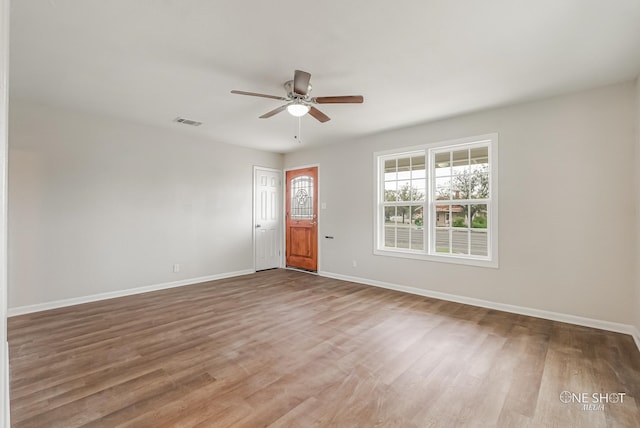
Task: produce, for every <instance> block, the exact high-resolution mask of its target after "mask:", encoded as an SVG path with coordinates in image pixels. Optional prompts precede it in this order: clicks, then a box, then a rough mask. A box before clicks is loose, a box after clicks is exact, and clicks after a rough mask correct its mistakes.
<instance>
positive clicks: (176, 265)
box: [173, 263, 180, 273]
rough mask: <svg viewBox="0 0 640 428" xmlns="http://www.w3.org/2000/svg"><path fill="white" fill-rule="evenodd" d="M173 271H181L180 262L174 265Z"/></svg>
mask: <svg viewBox="0 0 640 428" xmlns="http://www.w3.org/2000/svg"><path fill="white" fill-rule="evenodd" d="M173 272H174V273H177V272H180V265H179V264H178V263H176V264H174V265H173Z"/></svg>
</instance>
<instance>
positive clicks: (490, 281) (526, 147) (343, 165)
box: [285, 83, 637, 325]
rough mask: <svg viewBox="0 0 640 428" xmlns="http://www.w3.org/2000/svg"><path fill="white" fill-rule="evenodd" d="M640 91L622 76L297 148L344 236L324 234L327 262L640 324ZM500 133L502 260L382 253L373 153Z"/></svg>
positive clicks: (374, 275) (365, 273) (335, 268)
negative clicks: (638, 204)
mask: <svg viewBox="0 0 640 428" xmlns="http://www.w3.org/2000/svg"><path fill="white" fill-rule="evenodd" d="M635 96H636V95H635V86H634V83H626V84H619V85H614V86H609V87H605V88H600V89H596V90H592V91H588V92H582V93H578V94H572V95H567V96H561V97H556V98H553V99H547V100H543V101H536V102H531V103H526V104H520V105H515V106H510V107H505V108H499V109H494V110H489V111H485V112H480V113H476V114H470V115H465V116H461V117H456V118H452V119H447V120H441V121H437V122H433V123H428V124H424V125H420V126H415V127H411V128H405V129H400V130H396V131H392V132H387V133H383V134H379V135H373V136H370V137H368V138H363V139H360V140H356V141H346V142H344V143H343V144H336V145H332V146H327V147H322V148H317V149H310V150H307V151H302V152H298V153H293V154H288V155H286V156H285V164H286V166H287V167H293V166H296V165H304V164H312V163H319V165H320V192H321V195H320V200H321V202H324V203H326V209H325V210H321V215H320V222H321V226H320V235H321V236H324V235H333V236H334V237H335V239H333V240H326V239H322V238H321V243H320V245H321V249H320V270H321V271H324V272H326V273H332V274H337V275H343V276H351V277H355V278H363V279H366V280H373V281H380V282H385V283H392V284H397V285H401V286H405V287H413V288H418V289H424V290H429V291H434V292H440V293H448V294H452V295H457V296H463V297H466V298H474V299H482V300H485V301H489V302H495V303H499V304H505V305H515V306H520V307H525V308H533V309H537V310H542V311H551V312H557V313H562V314H568V315H573V316H578V317H586V318H591V319H595V320H602V321H608V322H614V323H623V324H627V325H629V324H632V323H634V315H633V311H634V307H633V305H632V303H631V298H630V297H631V296H632V295H633V277H634V270H635V269H636V267H635V264H636V263H635V257H634V248H635V240H636V237H635V235H634V234H633V233H631V231H633V230H635V222H636V221H637V219H636V218H635V216H634V202H633V198H630V196H632V195H633V194H634V167H635V163H634V152H635V145H636V143H637V142H636V141H635V140H634V138H635V137H634V120H635V118H634V113H633V112H634V97H635ZM336 120H339V118H338V119H336ZM492 132H497V133H499V141H500V143H499V160H500V162H499V176H500V194H499V217H500V228H499V239H500V245H499V255H500V267H499V269H492V268H479V267H471V266H462V265H452V264H446V263H437V262H429V261H420V260H407V259H400V258H392V257H384V256H375V255H373V242H372V235H373V179H374V177H373V153H374V152H376V151H380V150H386V149H390V148H394V147H407V146H411V145H415V144H421V143H426V142H437V141H443V140H450V139H456V138H462V137H468V136H474V135H481V134H488V133H492ZM612 210H615V213H616V214H615V219H614V220H613V221H612V220H611V212H612ZM558 212H565V213H567V214H565V215H559V214H558ZM353 260H355V261H356V262H357V267H355V268H354V267H352V261H353Z"/></svg>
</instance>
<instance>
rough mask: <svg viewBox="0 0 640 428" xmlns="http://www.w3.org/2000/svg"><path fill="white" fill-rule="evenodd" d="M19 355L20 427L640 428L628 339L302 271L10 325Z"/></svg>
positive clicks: (36, 316)
mask: <svg viewBox="0 0 640 428" xmlns="http://www.w3.org/2000/svg"><path fill="white" fill-rule="evenodd" d="M9 347H10V371H11V373H10V376H11V418H12V426H14V427H64V428H70V427H78V426H87V427H115V426H126V427H165V426H167V427H169V426H180V427H195V426H197V427H225V426H233V427H263V426H271V427H313V426H319V427H325V426H336V427H374V426H378V427H488V426H498V427H638V426H640V409H639V406H640V398H639V397H640V352H639V351H638V349H637V348H636V346H635V344H634V342H633V339H632V338H631V337H630V336H627V335H623V334H616V333H611V332H606V331H602V330H596V329H591V328H585V327H579V326H574V325H569V324H563V323H559V322H553V321H548V320H542V319H538V318H532V317H527V316H521V315H515V314H510V313H505V312H500V311H496V310H490V309H484V308H478V307H473V306H467V305H462V304H457V303H451V302H446V301H441V300H436V299H430V298H425V297H420V296H415V295H411V294H404V293H400V292H395V291H391V290H385V289H379V288H375V287H370V286H365V285H360V284H354V283H350V282H344V281H338V280H334V279H328V278H323V277H319V276H315V275H310V274H305V273H300V272H295V271H286V270H271V271H264V272H258V273H256V274H252V275H247V276H243V277H237V278H230V279H226V280H220V281H213V282H207V283H203V284H198V285H192V286H186V287H180V288H173V289H168V290H162V291H157V292H152V293H145V294H139V295H134V296H128V297H123V298H117V299H111V300H105V301H100V302H94V303H88V304H83V305H77V306H72V307H66V308H61V309H55V310H50V311H43V312H39V313H33V314H28V315H22V316H16V317H12V318H10V319H9ZM563 391H566V392H568V393H571V394H572V395H567V394H566V393H565V394H564V395H562V393H563ZM594 393H597V394H601V395H598V396H597V397H598V398H602V399H603V400H604V398H603V397H605V396H606V397H607V400H609V402H607V403H602V402H601V400H598V401H599V403H597V405H596V404H594V403H593V399H594V398H593V397H594V396H593V394H594ZM584 394H588V396H586V398H585V395H584ZM614 394H615V395H614ZM622 394H624V395H622ZM563 400H564V401H565V402H563ZM616 400H617V402H616ZM578 401H580V402H578ZM585 404H586V405H591V406H592V407H585ZM600 405H602V407H600Z"/></svg>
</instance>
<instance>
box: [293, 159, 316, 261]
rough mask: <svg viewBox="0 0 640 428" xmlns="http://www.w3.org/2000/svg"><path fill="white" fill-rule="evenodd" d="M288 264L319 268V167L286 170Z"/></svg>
mask: <svg viewBox="0 0 640 428" xmlns="http://www.w3.org/2000/svg"><path fill="white" fill-rule="evenodd" d="M286 187H287V195H286V198H287V204H286V229H287V231H286V240H287V245H286V246H287V266H288V267H294V268H299V269H306V270H310V271H314V272H315V271H317V270H318V168H317V167H310V168H303V169H297V170H294V171H287V184H286Z"/></svg>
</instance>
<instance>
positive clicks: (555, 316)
mask: <svg viewBox="0 0 640 428" xmlns="http://www.w3.org/2000/svg"><path fill="white" fill-rule="evenodd" d="M318 274H319V275H320V276H325V277H327V278H333V279H339V280H342V281H350V282H356V283H358V284H364V285H372V286H374V287H381V288H387V289H390V290H396V291H402V292H405V293H410V294H417V295H419V296H424V297H431V298H434V299H439V300H447V301H449V302H456V303H463V304H466V305H472V306H479V307H481V308H488V309H495V310H498V311H504V312H511V313H514V314H519V315H527V316H531V317H536V318H543V319H547V320H551V321H559V322H564V323H568V324H575V325H581V326H584V327H592V328H597V329H600V330H608V331H612V332H615V333H624V334H629V335H631V336H632V337H633V339H634V340H635V342H636V346H637V347H638V351H640V331H638V329H637V328H636V327H634V326H632V325H628V324H621V323H615V322H611V321H603V320H597V319H593V318H585V317H579V316H575V315H567V314H562V313H559V312H551V311H545V310H541V309H534V308H527V307H524V306H516V305H508V304H505V303H496V302H491V301H488V300H482V299H475V298H472V297H464V296H458V295H455V294H448V293H441V292H439V291H431V290H424V289H422V288H415V287H409V286H406V285H398V284H392V283H388V282H382V281H376V280H372V279H367V278H359V277H355V276H348V275H342V274H337V273H332V272H324V271H321V272H318Z"/></svg>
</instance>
